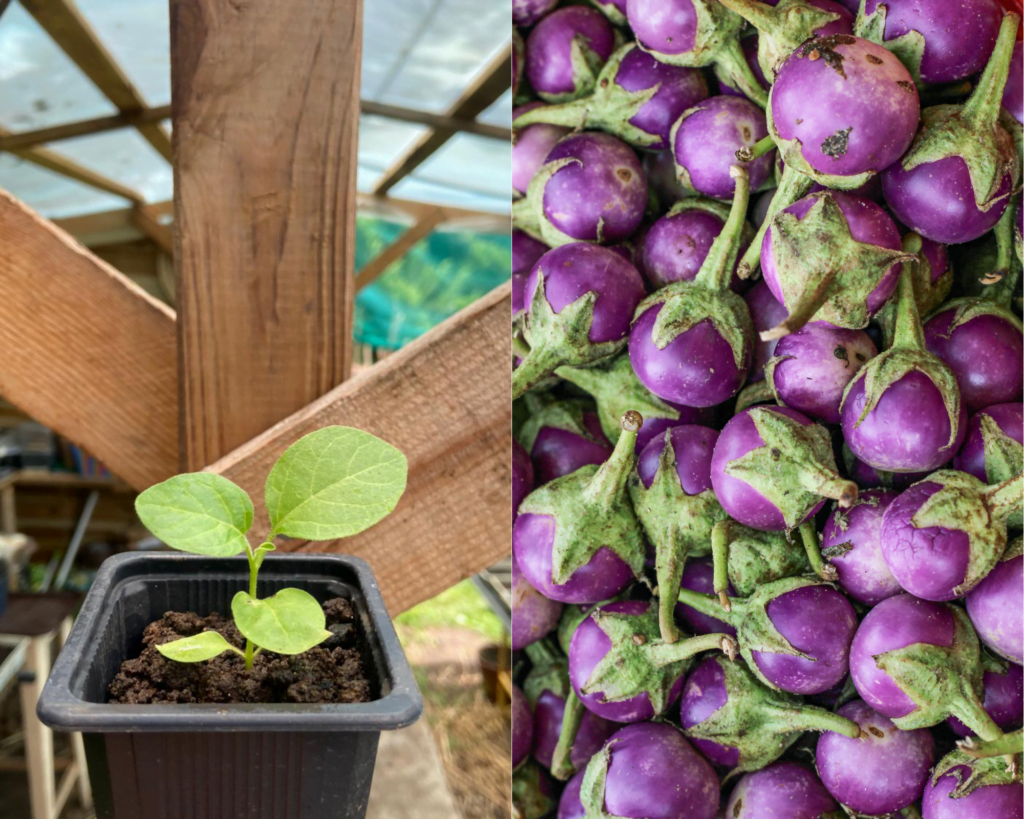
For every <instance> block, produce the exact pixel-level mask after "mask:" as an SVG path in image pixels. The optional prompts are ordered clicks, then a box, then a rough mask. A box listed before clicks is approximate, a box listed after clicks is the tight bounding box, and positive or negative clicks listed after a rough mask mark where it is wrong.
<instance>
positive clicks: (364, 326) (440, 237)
mask: <svg viewBox="0 0 1024 819" xmlns="http://www.w3.org/2000/svg"><path fill="white" fill-rule="evenodd" d="M404 229H405V228H404V226H403V225H400V224H397V223H395V222H389V221H386V220H383V219H375V218H370V217H360V218H358V219H356V270H358V269H359V268H361V267H362V266H363V265H364V264H366V263H367V262H368V261H369V260H370V259H372V258H373V257H374V256H376V255H377V254H378V253H379V252H380V251H381V250H383V249H384V248H385V247H387V246H388V245H389V244H391V242H393V241H394V240H395V238H397V237H398V235H399V234H400V233H401V232H402V231H403V230H404ZM511 268H512V240H511V238H510V237H509V236H508V235H487V234H480V233H469V232H459V233H447V232H445V233H434V234H432V235H431V236H429V237H428V238H427V239H424V240H423V241H421V242H419V243H418V244H417V245H416V246H415V247H414V248H413V249H412V250H411V251H409V252H408V253H407V254H405V256H404V258H402V259H400V260H399V261H397V262H395V263H394V264H393V265H391V267H389V268H388V270H387V271H386V272H385V273H384V275H382V276H381V277H380V278H379V279H377V281H375V282H374V283H373V284H371V285H369V286H368V287H366V288H364V289H363V290H362V292H360V293H359V295H358V296H357V297H356V311H355V313H356V314H355V339H356V341H357V342H359V343H361V344H369V345H372V346H374V347H384V348H387V349H391V350H395V349H398V348H399V347H401V346H402V345H403V344H406V343H408V342H409V341H412V340H413V339H414V338H416V337H418V336H420V335H422V334H423V333H425V332H426V331H427V330H429V329H430V328H431V327H433V326H434V325H436V324H439V323H440V322H442V321H444V320H445V319H446V318H448V316H450V315H452V314H453V313H455V312H457V311H458V310H461V309H462V308H463V307H465V306H466V305H468V304H471V303H472V302H474V301H475V300H476V299H478V298H480V297H481V296H482V295H484V294H485V293H487V292H489V291H490V290H493V289H494V288H495V287H497V286H498V285H499V284H501V283H502V282H503V281H505V280H506V279H508V277H509V271H510V270H511Z"/></svg>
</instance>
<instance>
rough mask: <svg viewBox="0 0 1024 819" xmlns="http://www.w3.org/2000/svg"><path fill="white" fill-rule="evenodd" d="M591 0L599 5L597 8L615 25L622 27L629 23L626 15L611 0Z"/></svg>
mask: <svg viewBox="0 0 1024 819" xmlns="http://www.w3.org/2000/svg"><path fill="white" fill-rule="evenodd" d="M590 2H591V3H592V4H593V5H595V6H597V10H598V11H600V12H601V13H602V14H603V15H604V16H605V17H607V18H608V19H609V20H610V21H611V24H612V25H613V26H618V27H619V28H621V27H623V26H625V25H626V24H627V20H626V15H625V14H623V13H622V11H621V10H620V9H619V7H618V6H616V5H615V4H614V3H613V2H611V0H605V2H603V3H602V2H599V0H590Z"/></svg>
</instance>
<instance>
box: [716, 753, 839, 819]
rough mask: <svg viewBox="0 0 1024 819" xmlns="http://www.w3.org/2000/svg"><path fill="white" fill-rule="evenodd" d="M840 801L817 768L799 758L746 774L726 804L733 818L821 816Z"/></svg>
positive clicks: (802, 818) (812, 818)
mask: <svg viewBox="0 0 1024 819" xmlns="http://www.w3.org/2000/svg"><path fill="white" fill-rule="evenodd" d="M838 809H839V805H838V803H837V802H836V800H835V799H833V798H832V795H831V794H830V793H829V792H828V791H827V790H826V789H825V786H824V785H823V784H821V780H820V779H818V777H817V776H816V775H815V773H814V771H812V770H811V769H810V768H808V767H807V766H806V765H800V764H799V763H796V762H775V763H773V764H771V765H769V766H768V767H766V768H762V769H761V770H760V771H752V772H751V773H748V774H744V775H743V776H742V777H740V779H739V781H738V782H737V783H736V788H735V790H733V792H732V794H731V795H730V796H729V802H728V804H727V805H726V806H725V815H726V816H728V817H730V819H769V817H775V816H778V817H782V816H785V817H786V819H820V817H821V816H822V814H826V813H829V812H831V811H834V810H838Z"/></svg>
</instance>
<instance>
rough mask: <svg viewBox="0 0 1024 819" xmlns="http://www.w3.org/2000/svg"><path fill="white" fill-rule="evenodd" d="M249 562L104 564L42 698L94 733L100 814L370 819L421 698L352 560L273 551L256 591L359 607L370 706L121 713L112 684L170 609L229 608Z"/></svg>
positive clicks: (379, 603)
mask: <svg viewBox="0 0 1024 819" xmlns="http://www.w3.org/2000/svg"><path fill="white" fill-rule="evenodd" d="M247 578H248V566H247V563H246V560H245V558H241V557H239V558H227V559H218V558H206V557H197V556H193V555H181V554H174V553H171V554H163V553H161V554H122V555H116V556H115V557H112V558H109V559H108V560H106V561H105V562H104V563H103V565H102V566H101V567H100V570H99V573H98V575H97V577H96V580H95V582H94V583H93V586H92V588H91V589H90V591H89V594H88V596H87V597H86V599H85V602H84V603H83V605H82V609H81V612H80V613H79V616H78V619H77V620H76V621H75V625H74V628H73V629H72V631H71V636H70V638H69V639H68V642H67V644H66V645H65V646H64V649H63V650H62V651H61V653H60V656H59V657H58V658H57V661H56V663H55V664H54V667H53V672H52V674H51V675H50V679H49V680H48V681H47V683H46V686H45V688H44V689H43V693H42V697H41V698H40V701H39V708H38V713H39V717H40V719H41V720H42V721H43V722H44V723H46V724H47V725H49V726H50V727H52V728H55V729H57V730H59V731H81V732H82V733H83V734H84V736H85V747H86V756H87V759H88V764H89V778H90V779H91V781H92V786H93V793H94V798H95V801H96V812H97V818H98V819H242V817H245V818H246V819H362V817H363V816H364V815H365V813H366V802H367V797H368V795H369V791H370V780H371V779H372V777H373V766H374V761H375V758H376V754H377V740H378V737H379V735H380V732H381V731H382V730H388V729H393V728H401V727H403V726H406V725H410V724H411V723H413V722H415V721H416V719H417V718H418V717H419V715H420V712H421V711H422V710H423V701H422V698H421V697H420V692H419V689H418V688H417V687H416V682H415V680H414V679H413V676H412V671H411V670H410V669H409V665H408V663H407V662H406V659H405V654H404V653H403V651H402V647H401V645H400V644H399V642H398V637H397V635H396V634H395V630H394V627H393V625H392V623H391V619H390V618H389V617H388V613H387V611H386V610H385V608H384V602H383V600H382V599H381V596H380V591H379V589H378V588H377V584H376V581H375V580H374V577H373V573H372V572H371V570H370V567H369V566H368V565H367V564H366V563H365V562H364V561H362V560H359V559H358V558H354V557H342V556H336V555H305V554H302V555H270V556H268V557H267V558H266V561H265V562H264V563H263V567H262V568H261V569H260V586H259V593H260V596H269V595H271V594H274V593H275V592H277V591H278V590H280V589H282V588H284V587H286V586H294V587H296V588H300V589H304V590H305V591H308V592H309V593H310V594H312V595H313V596H314V597H316V598H317V599H318V600H321V601H323V600H327V599H329V598H332V597H346V598H348V599H350V600H351V601H352V603H353V606H354V608H355V610H356V612H357V614H358V616H359V618H360V620H361V624H362V632H363V636H364V641H363V645H362V646H361V649H362V652H363V655H364V665H365V667H366V669H367V672H368V675H369V677H370V682H371V685H372V686H373V694H374V697H375V698H374V699H373V700H372V701H371V702H367V703H356V704H344V705H295V704H280V705H115V704H108V703H107V696H106V691H107V686H108V685H109V684H110V681H111V680H112V679H113V677H114V675H115V674H116V673H117V670H118V668H119V667H120V665H121V663H122V662H123V661H124V660H125V659H128V658H130V657H135V656H138V654H139V652H140V650H141V645H142V632H143V630H144V629H145V627H146V626H147V625H148V624H149V623H151V622H153V621H154V620H157V619H159V618H160V617H161V616H162V615H163V614H164V613H165V612H168V611H194V612H196V613H198V614H201V615H206V614H210V613H212V612H215V611H219V612H222V613H226V612H229V611H230V608H231V606H230V603H231V598H232V597H233V596H234V594H235V592H237V591H239V590H240V589H244V588H246V586H247Z"/></svg>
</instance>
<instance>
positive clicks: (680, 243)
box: [642, 209, 746, 292]
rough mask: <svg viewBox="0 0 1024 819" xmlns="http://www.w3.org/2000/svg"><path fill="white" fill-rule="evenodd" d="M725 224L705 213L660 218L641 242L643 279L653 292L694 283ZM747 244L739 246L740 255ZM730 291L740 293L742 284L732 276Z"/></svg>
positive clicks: (680, 214)
mask: <svg viewBox="0 0 1024 819" xmlns="http://www.w3.org/2000/svg"><path fill="white" fill-rule="evenodd" d="M724 227H725V222H723V221H722V220H721V219H719V218H718V217H717V216H715V215H714V214H713V213H708V212H707V211H706V210H699V209H693V210H684V211H682V212H681V213H677V214H675V215H674V216H662V217H661V218H660V219H658V221H656V222H655V223H654V224H653V225H651V227H650V229H649V230H648V231H647V233H646V235H645V236H644V241H643V251H642V252H643V270H644V277H645V278H646V279H647V281H648V282H649V283H650V285H651V287H652V288H653V289H654V290H658V289H659V288H662V287H664V286H665V285H667V284H671V283H672V282H677V281H687V282H689V281H693V280H694V279H695V278H696V277H697V273H699V272H700V267H701V265H702V264H704V260H705V259H706V258H707V255H708V252H709V251H710V250H711V245H712V244H714V241H715V237H717V236H718V234H719V233H721V232H722V228H724ZM745 249H746V244H741V245H740V250H739V255H740V256H742V255H743V252H744V250H745ZM729 289H730V290H732V291H733V292H741V291H742V290H743V289H745V283H744V282H743V281H742V280H741V279H740V278H739V276H737V275H736V274H735V273H733V276H732V283H731V284H730V285H729Z"/></svg>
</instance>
